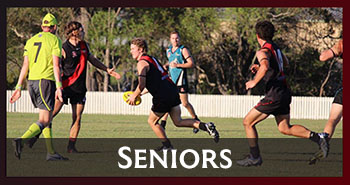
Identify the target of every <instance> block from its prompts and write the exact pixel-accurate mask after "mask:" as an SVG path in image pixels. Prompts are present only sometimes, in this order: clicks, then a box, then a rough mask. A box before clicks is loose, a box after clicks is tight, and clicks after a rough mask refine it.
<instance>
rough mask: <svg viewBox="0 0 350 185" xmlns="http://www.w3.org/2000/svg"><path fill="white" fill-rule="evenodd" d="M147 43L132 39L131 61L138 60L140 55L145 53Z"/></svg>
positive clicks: (140, 39)
mask: <svg viewBox="0 0 350 185" xmlns="http://www.w3.org/2000/svg"><path fill="white" fill-rule="evenodd" d="M147 51H148V47H147V42H146V40H145V39H143V38H134V39H132V40H131V43H130V53H131V55H132V58H133V59H136V60H137V59H138V58H139V57H141V56H142V54H144V53H147Z"/></svg>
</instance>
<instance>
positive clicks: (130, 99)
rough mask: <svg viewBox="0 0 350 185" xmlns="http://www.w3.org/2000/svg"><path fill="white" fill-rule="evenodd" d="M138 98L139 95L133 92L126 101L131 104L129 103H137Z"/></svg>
mask: <svg viewBox="0 0 350 185" xmlns="http://www.w3.org/2000/svg"><path fill="white" fill-rule="evenodd" d="M136 98H137V96H136V95H135V93H134V94H131V95H129V98H128V100H126V102H127V103H128V104H129V105H136Z"/></svg>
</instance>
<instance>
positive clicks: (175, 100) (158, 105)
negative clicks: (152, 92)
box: [151, 94, 181, 113]
mask: <svg viewBox="0 0 350 185" xmlns="http://www.w3.org/2000/svg"><path fill="white" fill-rule="evenodd" d="M152 102H153V105H152V108H151V110H152V111H153V112H157V113H167V112H170V110H171V108H173V107H175V106H177V105H180V104H181V100H180V96H179V94H176V95H174V96H170V97H169V98H167V99H163V98H153V99H152Z"/></svg>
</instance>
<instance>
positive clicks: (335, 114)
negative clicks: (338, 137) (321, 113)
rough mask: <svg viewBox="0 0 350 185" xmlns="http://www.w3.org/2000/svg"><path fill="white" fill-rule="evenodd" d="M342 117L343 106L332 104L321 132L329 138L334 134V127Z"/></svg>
mask: <svg viewBox="0 0 350 185" xmlns="http://www.w3.org/2000/svg"><path fill="white" fill-rule="evenodd" d="M342 116H343V105H341V104H338V103H332V107H331V112H330V114H329V118H328V121H327V123H326V126H325V127H324V130H323V132H325V133H327V134H328V135H329V136H328V137H329V138H331V137H332V136H333V134H334V130H335V127H336V126H337V124H338V123H339V121H340V120H341V118H342Z"/></svg>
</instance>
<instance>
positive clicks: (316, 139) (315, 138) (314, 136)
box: [309, 131, 320, 143]
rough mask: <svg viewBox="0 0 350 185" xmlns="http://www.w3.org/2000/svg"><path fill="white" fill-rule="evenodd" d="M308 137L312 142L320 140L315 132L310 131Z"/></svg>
mask: <svg viewBox="0 0 350 185" xmlns="http://www.w3.org/2000/svg"><path fill="white" fill-rule="evenodd" d="M309 139H310V140H311V141H313V142H316V143H318V142H319V141H320V136H319V135H318V134H317V133H316V132H312V131H311V132H310V136H309Z"/></svg>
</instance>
